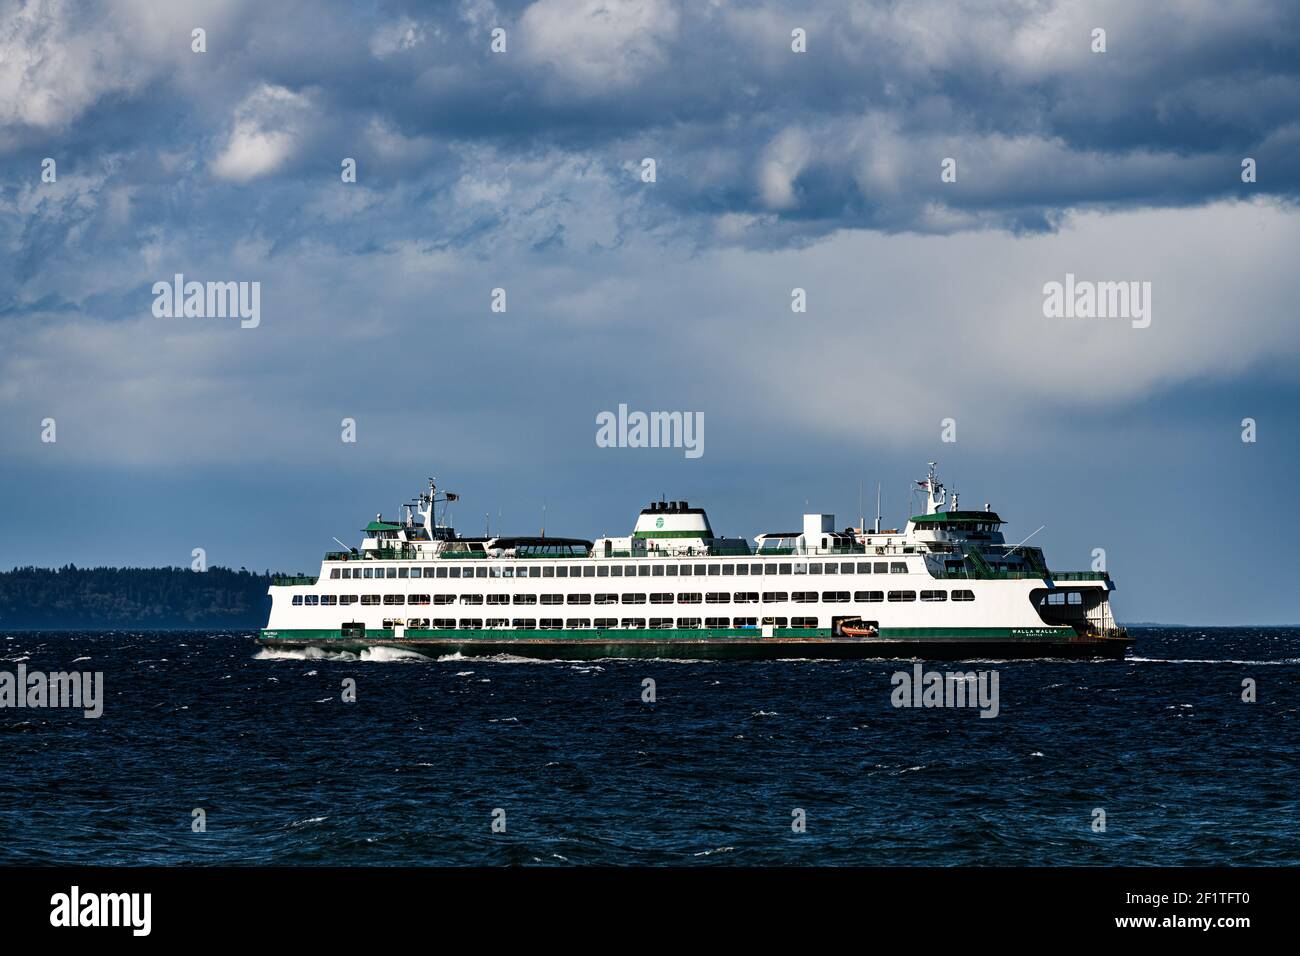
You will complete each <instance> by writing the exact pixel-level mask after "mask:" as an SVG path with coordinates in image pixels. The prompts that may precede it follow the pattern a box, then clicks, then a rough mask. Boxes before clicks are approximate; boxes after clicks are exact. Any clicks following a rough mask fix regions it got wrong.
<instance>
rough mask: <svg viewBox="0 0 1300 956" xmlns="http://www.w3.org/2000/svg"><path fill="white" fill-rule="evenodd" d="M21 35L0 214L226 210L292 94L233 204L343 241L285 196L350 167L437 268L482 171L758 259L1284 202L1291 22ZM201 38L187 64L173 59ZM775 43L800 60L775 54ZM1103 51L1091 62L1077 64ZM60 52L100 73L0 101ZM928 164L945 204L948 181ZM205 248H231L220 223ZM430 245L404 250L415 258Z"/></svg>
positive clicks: (477, 12) (150, 21) (559, 16)
mask: <svg viewBox="0 0 1300 956" xmlns="http://www.w3.org/2000/svg"><path fill="white" fill-rule="evenodd" d="M22 9H23V10H24V11H27V13H28V17H27V20H24V19H23V18H19V19H18V20H17V21H13V22H14V23H15V25H13V26H11V27H10V28H9V29H8V30H7V31H6V33H4V34H3V35H2V37H3V38H2V39H0V43H3V45H4V48H5V49H6V51H7V53H8V56H7V59H8V60H9V62H10V63H11V64H13V65H12V66H11V67H10V68H9V73H8V75H7V76H5V79H4V86H3V88H2V92H3V94H4V96H5V97H6V98H8V99H9V103H8V105H7V106H5V108H4V110H3V113H0V119H3V120H4V126H3V134H2V135H0V149H3V151H4V163H5V166H6V172H7V175H6V177H5V178H6V180H7V181H8V185H7V187H6V188H7V189H8V190H10V191H11V193H12V190H14V189H15V186H14V185H13V183H15V182H17V181H20V180H21V179H22V178H24V177H23V176H22V175H20V170H23V171H26V170H30V169H31V168H33V167H32V165H31V164H32V163H33V162H34V161H36V160H38V159H39V158H40V157H41V156H44V155H49V154H51V153H60V154H62V155H64V156H66V157H68V162H69V163H71V164H74V165H73V166H70V167H68V168H69V170H71V169H72V168H81V169H85V168H88V167H95V166H96V165H97V164H98V163H100V162H102V161H104V158H105V157H109V156H111V157H115V159H114V160H113V161H114V162H117V163H122V164H124V166H123V168H120V169H118V170H117V171H116V175H117V177H118V180H119V182H120V181H122V180H125V181H128V182H130V183H132V185H133V187H134V189H135V191H134V193H133V195H132V197H131V202H132V203H146V204H147V203H153V204H155V205H159V204H161V205H167V204H172V205H175V206H177V214H178V216H179V215H180V214H181V212H182V208H187V209H191V210H193V209H196V208H197V209H198V210H199V211H204V210H207V209H211V210H212V211H213V212H215V211H216V210H219V209H227V210H229V209H230V206H229V204H230V201H231V198H232V197H231V192H232V187H230V186H228V185H226V184H224V183H223V182H221V181H220V180H221V179H223V178H225V179H230V178H232V174H231V173H230V170H232V169H234V168H236V167H237V164H238V162H239V161H240V156H239V155H238V153H237V151H235V153H233V154H232V155H231V157H230V160H229V162H228V163H227V164H226V165H224V166H222V165H216V166H214V164H213V157H214V156H219V155H221V154H222V152H223V150H225V151H230V150H231V141H232V137H234V136H236V135H237V131H238V125H239V119H238V117H239V112H238V111H239V110H240V109H241V104H243V108H244V109H245V110H249V111H251V112H252V113H254V114H255V113H256V112H257V110H258V109H260V108H261V107H259V106H258V102H259V101H258V99H257V97H258V90H259V89H266V88H271V89H274V90H284V91H287V92H288V93H289V94H291V95H293V96H294V97H300V98H301V102H300V104H299V106H298V107H296V108H297V110H298V112H299V114H300V115H298V116H297V117H296V118H294V120H293V124H292V128H291V129H288V130H283V132H285V135H286V142H285V143H284V144H283V150H284V152H285V153H286V156H285V158H284V159H283V161H277V162H270V161H269V160H268V167H267V168H266V169H265V170H260V171H259V170H254V171H253V172H252V173H251V174H250V175H248V176H246V177H239V176H234V178H235V180H236V182H237V186H236V187H233V188H235V189H238V190H239V195H240V197H241V201H242V202H243V203H244V204H246V205H247V204H250V203H251V204H252V205H253V206H254V207H255V208H256V209H258V210H259V211H264V212H269V213H272V214H273V215H274V216H275V218H276V220H277V221H278V222H279V223H280V225H281V228H282V229H283V230H284V231H285V234H286V236H292V237H294V238H295V240H296V239H301V238H304V237H311V236H313V235H316V236H318V237H321V238H326V237H328V236H329V235H331V234H332V235H334V236H335V238H336V239H337V241H341V242H344V243H347V242H356V241H358V237H357V235H356V234H353V235H349V236H347V237H342V236H339V235H338V232H339V231H338V230H337V229H330V228H328V224H325V223H322V222H320V221H318V220H315V219H313V218H312V217H311V216H310V215H304V214H301V213H295V212H294V209H295V207H297V208H300V207H301V205H302V195H303V194H302V192H301V191H299V187H301V189H302V190H306V191H310V190H311V189H312V188H313V187H314V186H315V185H316V184H318V183H320V182H322V181H325V180H327V179H329V178H333V177H336V176H337V168H338V159H339V157H341V156H355V157H357V159H358V161H359V162H360V163H361V164H362V172H363V175H362V182H363V183H364V184H365V185H366V186H367V188H369V189H371V190H375V191H377V192H379V193H381V194H384V195H386V196H387V197H388V198H389V199H390V200H392V199H393V198H394V197H397V196H398V195H399V194H400V196H401V197H402V198H401V200H400V201H401V202H402V203H403V204H409V203H411V202H412V201H414V203H415V207H416V209H420V208H425V209H429V210H433V209H437V210H439V211H440V213H441V214H440V215H438V216H437V217H434V218H436V219H437V222H435V223H433V224H432V226H433V230H434V232H435V241H446V242H460V241H463V240H464V239H465V238H466V237H477V236H483V235H484V234H485V233H491V232H492V231H493V230H494V229H495V228H506V229H507V233H506V234H507V235H508V227H509V225H510V223H509V222H508V221H507V220H506V219H504V218H503V217H499V216H494V215H492V214H491V213H489V212H487V211H486V210H483V209H480V210H477V211H474V210H468V209H466V208H465V206H466V202H465V198H464V197H463V196H461V197H458V196H456V195H454V194H453V192H452V188H453V186H454V185H455V184H456V183H457V182H458V181H461V180H462V179H463V178H464V177H465V176H466V175H472V174H473V173H474V171H475V167H476V165H477V164H479V163H482V162H484V161H488V162H497V163H500V164H502V165H503V166H512V165H513V164H518V163H527V162H532V161H539V160H542V161H559V162H562V161H564V158H565V157H575V158H580V159H581V160H582V161H585V162H590V163H592V164H594V168H595V169H598V170H599V171H600V172H601V173H602V174H603V175H605V176H607V177H609V178H610V179H611V180H612V181H616V182H622V183H624V185H625V187H626V188H625V189H623V190H622V192H623V193H624V194H625V195H626V196H628V197H631V196H632V195H633V194H635V195H636V196H637V197H639V199H643V200H644V201H639V202H637V203H636V204H635V206H629V208H628V210H627V213H628V218H627V220H626V221H627V223H628V224H629V225H632V226H635V227H636V228H645V227H654V226H657V225H665V224H668V223H671V224H672V226H673V231H675V232H678V233H680V234H685V235H689V236H690V237H691V239H692V240H693V241H703V242H709V241H715V240H716V239H717V236H716V233H714V232H713V231H712V230H711V229H710V228H709V220H710V219H711V218H712V217H715V216H719V215H724V214H729V213H730V214H740V215H745V216H754V217H761V218H759V219H757V220H756V221H755V222H754V223H753V225H752V228H749V229H747V230H745V232H744V238H743V240H742V241H744V242H747V243H751V244H757V245H764V246H773V245H778V246H779V245H781V244H784V243H787V242H797V241H805V240H807V239H810V238H816V237H817V236H819V235H823V234H825V233H827V232H830V231H833V230H835V229H839V228H845V227H848V228H867V229H879V230H885V231H900V230H916V231H921V232H951V231H960V230H964V229H971V228H990V227H991V228H1003V229H1008V230H1012V231H1026V230H1028V231H1034V230H1040V229H1050V228H1053V227H1054V225H1055V224H1056V223H1057V222H1059V219H1060V213H1061V212H1062V211H1063V210H1066V209H1071V208H1081V207H1099V208H1108V209H1122V208H1129V207H1144V206H1179V205H1193V204H1200V203H1204V202H1207V201H1212V200H1214V199H1218V198H1223V197H1227V196H1235V195H1241V194H1243V193H1244V191H1245V188H1246V187H1244V186H1243V184H1242V183H1241V182H1240V175H1239V173H1240V162H1241V159H1242V158H1243V157H1245V156H1251V157H1254V158H1255V159H1257V160H1258V161H1259V163H1260V177H1259V183H1258V184H1256V185H1255V186H1253V187H1250V188H1251V191H1252V192H1253V193H1254V194H1268V195H1274V196H1278V197H1282V198H1284V199H1287V200H1293V199H1294V198H1295V197H1296V195H1297V194H1298V193H1300V173H1297V166H1298V164H1296V163H1295V162H1294V160H1293V157H1294V155H1295V149H1296V147H1297V145H1300V132H1298V128H1297V125H1296V121H1295V117H1296V116H1297V115H1300V8H1297V7H1295V5H1293V4H1289V3H1284V2H1278V3H1267V2H1257V3H1251V4H1248V5H1247V4H1204V5H1198V4H1186V3H1150V4H1142V5H1133V4H1124V3H1113V4H1112V3H1102V4H1092V5H1080V4H1053V3H1026V2H1014V3H1013V2H1007V3H987V4H986V3H982V4H969V5H961V4H958V5H953V4H951V3H942V4H940V3H934V4H931V3H925V2H922V3H911V4H867V5H862V4H849V3H845V4H831V5H827V4H818V5H816V6H815V7H813V8H811V9H810V10H806V11H791V10H789V9H787V8H786V7H785V6H784V5H782V4H764V3H742V4H734V5H717V6H705V5H699V4H684V5H683V4H676V3H672V2H669V0H643V2H631V0H628V2H608V3H601V4H594V3H568V2H565V3H561V2H558V0H555V2H552V0H541V2H538V3H534V4H527V3H507V4H496V5H493V4H491V3H489V2H463V3H448V4H421V3H393V4H379V5H377V6H375V7H374V8H372V9H367V10H364V11H361V12H358V10H357V9H356V8H355V6H354V5H352V4H337V5H334V6H333V9H332V13H331V5H329V4H325V5H322V4H319V3H296V2H287V3H276V4H251V3H247V4H236V5H234V6H233V7H229V8H222V10H223V11H224V12H223V14H222V16H221V17H219V18H216V19H214V18H213V16H212V14H211V13H210V12H209V11H208V10H207V9H206V5H204V4H193V5H185V4H179V5H177V7H176V8H175V9H173V10H172V12H171V15H169V16H168V17H167V18H165V19H164V20H162V21H161V22H158V21H157V20H156V19H155V18H152V17H150V16H149V15H148V13H147V12H142V8H141V7H139V6H137V5H136V4H131V3H121V4H117V5H114V4H108V5H107V6H98V5H82V4H60V3H54V2H47V3H38V4H25V5H23V6H22ZM32 11H36V12H37V13H39V15H33V14H32ZM1193 13H1195V14H1197V15H1196V16H1192V15H1191V14H1193ZM27 21H30V22H27ZM199 23H203V24H208V26H207V29H208V45H209V52H208V53H206V54H204V55H201V56H200V55H196V54H192V53H190V52H189V49H188V43H189V36H188V31H189V25H190V24H199ZM494 26H501V27H503V28H504V29H505V30H506V31H507V39H508V49H507V52H506V53H505V54H501V55H497V54H493V53H491V52H490V51H489V49H488V44H489V42H490V35H489V32H490V30H491V29H492V28H493V27H494ZM796 26H798V27H802V28H803V29H805V30H807V32H808V52H807V53H806V54H802V55H800V54H795V53H792V52H791V51H790V30H791V29H792V28H794V27H796ZM1098 26H1100V27H1103V28H1105V29H1106V30H1107V44H1108V49H1107V52H1105V53H1104V54H1096V53H1093V52H1091V51H1090V49H1089V44H1090V42H1091V41H1090V33H1091V30H1092V29H1093V28H1094V27H1098ZM73 49H75V50H76V51H77V52H78V53H79V54H85V53H91V54H93V55H94V57H95V59H93V60H92V61H90V62H87V61H86V60H85V59H84V56H83V57H78V58H69V59H68V60H67V62H66V63H64V64H62V65H61V66H60V70H61V72H60V73H58V74H48V75H46V74H42V73H40V72H39V71H37V72H36V73H35V74H34V75H33V74H32V71H31V70H27V71H26V72H25V73H23V74H22V75H19V74H17V73H16V72H15V71H16V70H17V69H18V67H20V66H22V65H23V64H24V63H40V62H43V61H47V60H49V59H50V57H51V56H52V55H57V54H58V53H59V51H60V50H63V51H65V52H66V51H68V50H73ZM69 73H71V74H72V75H68V74H69ZM0 75H4V74H2V73H0ZM42 84H44V87H42ZM263 99H265V98H263ZM250 102H251V103H252V105H251V106H250V105H249V104H250ZM252 122H254V123H256V122H258V120H257V117H256V116H254V117H253V120H252ZM261 122H263V124H264V127H265V129H266V130H267V131H268V132H271V133H275V132H276V131H277V130H278V129H280V124H281V123H283V122H284V119H283V116H280V115H276V113H275V110H270V111H269V112H268V115H267V116H266V117H265V118H264V119H263V120H262V121H261ZM258 145H259V144H258V143H257V141H256V140H252V141H251V146H250V148H254V147H258ZM261 145H265V144H261ZM142 153H146V154H152V156H156V155H158V154H165V153H176V154H183V155H184V156H186V157H188V159H189V166H188V167H187V168H182V169H172V170H167V171H164V170H160V169H159V168H158V165H157V162H156V161H154V159H153V158H152V156H150V157H147V158H142V157H141V155H140V154H142ZM645 156H649V157H653V158H655V159H656V161H657V162H658V163H659V168H660V176H659V182H658V183H657V184H656V188H655V189H653V190H651V191H646V190H637V189H636V187H637V186H638V185H639V183H638V182H637V180H636V178H635V176H636V171H637V170H636V164H637V163H639V161H640V160H641V159H642V158H643V157H645ZM947 156H951V157H953V158H955V159H956V160H957V162H958V169H959V177H958V182H957V183H955V184H943V183H940V181H939V163H940V160H941V159H942V158H943V157H947ZM214 170H215V171H216V173H217V175H215V176H214V175H213V173H214ZM223 173H224V175H223ZM512 174H513V173H512ZM572 187H573V191H572V192H569V193H566V194H564V195H557V196H554V197H552V201H561V202H566V201H567V202H575V203H581V202H584V201H585V197H584V195H583V193H582V190H581V182H578V183H575V184H572ZM372 212H374V213H375V214H378V215H382V220H373V221H371V222H369V223H368V224H367V226H366V227H365V228H364V229H362V230H361V232H362V233H365V232H367V231H368V232H369V233H370V238H369V239H368V240H367V241H370V242H378V243H382V242H383V241H384V239H385V237H394V238H397V237H400V236H402V235H403V234H404V233H405V232H407V229H406V228H405V226H406V224H405V223H404V222H403V221H402V218H401V217H400V216H394V215H393V210H392V209H391V208H389V207H388V206H386V205H385V204H384V203H376V204H375V205H374V206H372ZM353 215H354V217H357V216H359V218H360V219H361V221H362V222H365V221H366V214H365V213H364V212H358V211H355V210H354V213H353ZM74 218H75V217H72V216H67V217H64V218H63V220H62V221H63V222H64V223H65V224H70V223H71V222H72V220H73V219H74ZM221 218H223V219H224V220H225V221H226V225H227V227H228V228H231V229H236V230H237V229H238V227H239V223H238V218H239V217H238V216H235V215H229V214H228V215H226V216H225V217H221ZM430 226H431V223H430V222H429V221H428V220H427V219H422V220H421V222H420V230H421V231H422V232H423V233H424V234H426V235H427V234H428V233H429V230H430ZM322 227H324V228H322ZM213 231H214V233H217V232H220V231H221V230H220V229H219V228H216V227H215V226H214V230H213ZM30 238H31V240H32V245H33V247H34V248H39V247H41V246H42V245H43V244H45V243H47V242H48V237H46V236H44V235H39V234H32V235H30ZM529 241H530V242H536V241H537V237H535V236H534V237H530V240H529ZM552 241H558V242H564V241H565V240H564V237H563V236H562V235H560V236H557V237H553V239H552ZM29 271H30V270H29V267H28V266H26V265H23V264H20V273H21V274H28V273H29Z"/></svg>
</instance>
